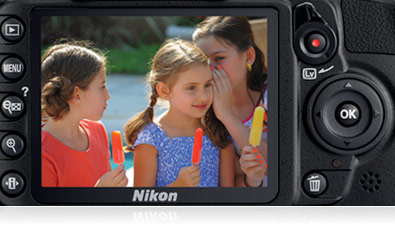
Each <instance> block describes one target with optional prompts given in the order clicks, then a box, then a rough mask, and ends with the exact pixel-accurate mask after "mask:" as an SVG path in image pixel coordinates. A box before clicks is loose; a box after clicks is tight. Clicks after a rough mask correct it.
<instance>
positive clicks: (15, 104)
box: [1, 96, 25, 119]
mask: <svg viewBox="0 0 395 227" xmlns="http://www.w3.org/2000/svg"><path fill="white" fill-rule="evenodd" d="M24 109H25V105H24V104H23V101H22V99H20V98H19V97H17V96H8V97H6V98H5V99H3V101H1V112H2V113H3V114H4V115H5V116H6V117H8V118H12V119H14V118H18V117H19V116H21V115H22V114H23V112H24Z"/></svg>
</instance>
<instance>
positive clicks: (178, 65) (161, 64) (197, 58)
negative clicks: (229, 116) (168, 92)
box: [124, 39, 230, 151]
mask: <svg viewBox="0 0 395 227" xmlns="http://www.w3.org/2000/svg"><path fill="white" fill-rule="evenodd" d="M192 64H203V65H207V66H209V59H208V57H207V56H206V55H205V54H204V52H203V51H202V50H200V48H198V47H197V46H196V45H194V44H192V43H190V42H187V41H185V40H181V39H169V40H167V41H166V42H165V43H164V44H163V45H162V46H161V48H160V49H159V50H158V52H157V53H156V54H155V56H154V58H153V61H152V66H151V68H152V70H151V72H150V73H148V74H147V82H148V84H149V86H150V87H151V94H150V102H149V105H148V107H147V108H146V109H145V110H144V111H142V112H140V113H139V114H137V115H136V116H135V117H133V118H132V119H131V120H129V122H127V123H126V124H125V126H124V130H125V137H126V141H127V143H128V145H129V147H127V148H126V149H128V150H129V151H132V149H131V147H133V145H134V143H135V141H136V139H137V135H138V133H139V132H140V131H141V130H142V129H143V128H144V127H145V126H146V125H148V124H149V123H151V122H152V121H153V117H154V109H153V108H154V106H155V105H156V103H157V99H158V98H159V95H158V93H157V91H156V85H157V84H158V83H159V82H163V83H165V84H167V85H168V86H169V87H170V88H171V87H172V86H173V85H174V83H175V81H176V79H177V73H180V72H182V71H184V70H186V69H187V68H188V67H189V66H191V65H192ZM211 114H212V115H214V112H213V111H212V107H211V108H210V110H209V111H208V112H207V114H206V116H205V117H204V119H203V121H202V123H203V126H204V131H205V133H206V134H208V136H209V138H210V139H211V140H212V141H213V143H214V144H215V145H217V146H219V147H221V148H222V147H224V146H225V145H228V144H229V143H230V141H229V138H228V137H227V135H229V134H227V131H226V129H225V131H226V133H223V134H225V135H226V136H223V137H222V136H221V137H220V138H218V137H217V136H216V135H215V131H214V130H216V129H217V127H214V128H208V127H207V126H208V125H210V126H211V125H212V123H210V124H207V122H206V121H207V120H209V119H210V121H212V120H213V118H214V119H216V118H215V116H208V115H211ZM217 121H218V120H217ZM218 122H219V121H218ZM223 128H224V127H223ZM224 144H225V145H224Z"/></svg>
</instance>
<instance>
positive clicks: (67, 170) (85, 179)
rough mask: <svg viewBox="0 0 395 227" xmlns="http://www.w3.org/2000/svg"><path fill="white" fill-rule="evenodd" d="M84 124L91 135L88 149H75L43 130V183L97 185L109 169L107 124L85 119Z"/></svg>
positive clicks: (70, 185)
mask: <svg viewBox="0 0 395 227" xmlns="http://www.w3.org/2000/svg"><path fill="white" fill-rule="evenodd" d="M80 126H81V127H82V128H83V129H84V131H85V133H86V135H87V136H88V141H89V147H88V149H87V150H86V151H77V150H74V149H72V148H70V147H68V146H66V145H65V144H63V143H62V142H60V141H59V140H57V139H56V138H55V137H53V136H52V135H51V134H49V133H48V132H45V131H42V132H41V162H42V163H41V171H42V172H41V176H42V179H41V180H42V182H41V183H42V186H43V187H93V186H95V184H96V183H97V181H98V180H99V179H100V178H101V177H102V176H103V175H104V174H105V173H106V172H108V171H109V169H108V168H109V162H110V152H109V145H108V139H107V133H106V130H105V129H104V126H103V124H102V123H100V122H95V121H89V120H82V121H81V122H80Z"/></svg>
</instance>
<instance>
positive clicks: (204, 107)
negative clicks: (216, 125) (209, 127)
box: [192, 104, 207, 110]
mask: <svg viewBox="0 0 395 227" xmlns="http://www.w3.org/2000/svg"><path fill="white" fill-rule="evenodd" d="M192 107H194V108H197V109H200V110H204V109H206V107H207V104H204V105H192Z"/></svg>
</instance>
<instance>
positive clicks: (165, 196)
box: [133, 189, 178, 202]
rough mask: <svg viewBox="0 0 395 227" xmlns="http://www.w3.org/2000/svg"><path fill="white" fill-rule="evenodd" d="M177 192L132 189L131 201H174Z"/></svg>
mask: <svg viewBox="0 0 395 227" xmlns="http://www.w3.org/2000/svg"><path fill="white" fill-rule="evenodd" d="M177 197H178V193H177V192H156V191H155V190H149V189H148V190H134V194H133V202H137V201H138V202H158V201H159V202H176V201H177Z"/></svg>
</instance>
